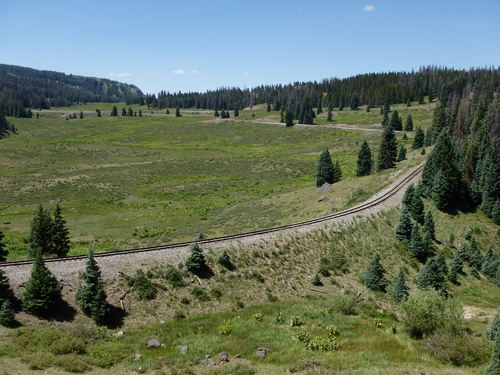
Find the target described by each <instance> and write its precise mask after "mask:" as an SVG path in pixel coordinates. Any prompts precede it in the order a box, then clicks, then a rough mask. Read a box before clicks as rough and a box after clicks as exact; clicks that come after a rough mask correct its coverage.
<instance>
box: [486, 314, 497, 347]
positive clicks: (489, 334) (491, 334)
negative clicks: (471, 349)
mask: <svg viewBox="0 0 500 375" xmlns="http://www.w3.org/2000/svg"><path fill="white" fill-rule="evenodd" d="M498 336H500V313H498V312H497V314H496V315H495V317H494V318H493V320H492V321H491V323H490V325H489V326H488V329H487V330H486V338H487V339H488V340H491V341H495V340H496V339H497V337H498Z"/></svg>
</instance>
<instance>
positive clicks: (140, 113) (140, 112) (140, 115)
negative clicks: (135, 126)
mask: <svg viewBox="0 0 500 375" xmlns="http://www.w3.org/2000/svg"><path fill="white" fill-rule="evenodd" d="M139 117H142V110H140V109H139Z"/></svg>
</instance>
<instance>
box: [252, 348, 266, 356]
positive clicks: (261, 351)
mask: <svg viewBox="0 0 500 375" xmlns="http://www.w3.org/2000/svg"><path fill="white" fill-rule="evenodd" d="M268 351H269V349H267V348H259V349H257V351H256V352H255V356H256V357H257V358H266V355H267V352H268Z"/></svg>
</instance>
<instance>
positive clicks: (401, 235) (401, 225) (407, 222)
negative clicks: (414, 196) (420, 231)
mask: <svg viewBox="0 0 500 375" xmlns="http://www.w3.org/2000/svg"><path fill="white" fill-rule="evenodd" d="M412 229H413V224H412V222H411V216H410V210H409V209H408V206H407V205H403V209H402V210H401V215H399V222H398V225H397V226H396V230H395V235H396V238H397V239H398V240H400V241H408V242H409V241H410V240H411V238H412V235H411V234H412Z"/></svg>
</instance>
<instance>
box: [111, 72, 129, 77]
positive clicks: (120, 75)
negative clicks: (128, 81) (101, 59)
mask: <svg viewBox="0 0 500 375" xmlns="http://www.w3.org/2000/svg"><path fill="white" fill-rule="evenodd" d="M131 75H132V74H130V73H108V77H128V76H131Z"/></svg>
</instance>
